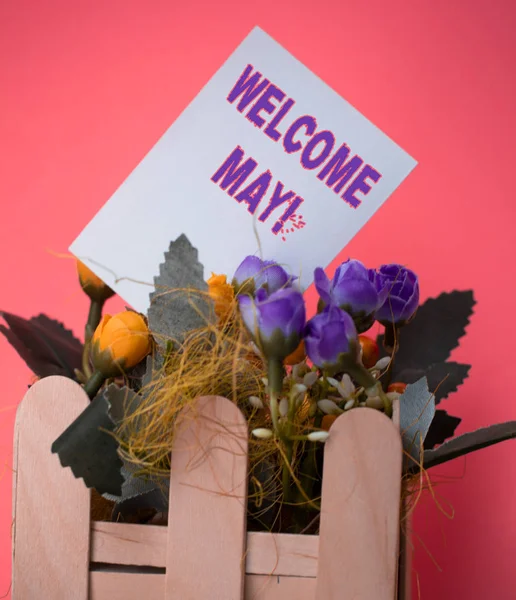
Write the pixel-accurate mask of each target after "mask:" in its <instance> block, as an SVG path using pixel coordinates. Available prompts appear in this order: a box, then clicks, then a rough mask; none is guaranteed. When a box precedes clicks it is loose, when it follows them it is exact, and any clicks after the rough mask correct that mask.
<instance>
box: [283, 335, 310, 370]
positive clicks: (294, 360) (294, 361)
mask: <svg viewBox="0 0 516 600" xmlns="http://www.w3.org/2000/svg"><path fill="white" fill-rule="evenodd" d="M305 358H306V352H305V341H304V340H301V342H300V344H299V346H298V347H297V348H296V349H295V350H294V352H292V354H289V355H288V356H287V358H286V359H285V360H284V361H283V364H285V365H288V366H290V367H292V366H293V365H298V364H299V363H301V362H303V361H304V360H305Z"/></svg>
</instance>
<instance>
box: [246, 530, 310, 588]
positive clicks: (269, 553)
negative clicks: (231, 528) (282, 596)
mask: <svg viewBox="0 0 516 600" xmlns="http://www.w3.org/2000/svg"><path fill="white" fill-rule="evenodd" d="M318 554H319V537H318V536H316V535H289V534H284V533H283V534H282V533H274V534H273V533H258V532H251V533H248V534H247V555H246V565H245V572H246V573H248V574H253V575H271V574H274V575H287V576H290V577H292V576H299V577H315V576H316V575H317V557H318Z"/></svg>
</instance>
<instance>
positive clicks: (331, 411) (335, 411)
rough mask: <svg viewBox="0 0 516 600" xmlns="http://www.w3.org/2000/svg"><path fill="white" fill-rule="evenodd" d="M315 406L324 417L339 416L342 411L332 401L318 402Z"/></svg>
mask: <svg viewBox="0 0 516 600" xmlns="http://www.w3.org/2000/svg"><path fill="white" fill-rule="evenodd" d="M317 406H318V407H319V408H320V409H321V410H322V412H323V413H324V414H326V415H340V414H341V412H342V410H341V409H340V408H339V407H338V406H337V405H336V404H335V402H333V400H328V399H324V400H319V402H318V403H317Z"/></svg>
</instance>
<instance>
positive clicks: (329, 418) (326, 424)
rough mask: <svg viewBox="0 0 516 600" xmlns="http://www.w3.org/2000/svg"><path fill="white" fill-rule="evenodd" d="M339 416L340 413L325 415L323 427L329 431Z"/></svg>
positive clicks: (322, 422)
mask: <svg viewBox="0 0 516 600" xmlns="http://www.w3.org/2000/svg"><path fill="white" fill-rule="evenodd" d="M338 416H339V415H324V417H323V418H322V421H321V429H323V430H324V431H329V430H330V427H331V426H332V425H333V423H334V422H335V419H336V418H337V417H338Z"/></svg>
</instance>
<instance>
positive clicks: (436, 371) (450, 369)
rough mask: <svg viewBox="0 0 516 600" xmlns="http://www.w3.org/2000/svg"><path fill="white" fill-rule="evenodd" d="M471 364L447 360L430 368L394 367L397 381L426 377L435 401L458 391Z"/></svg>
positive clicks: (437, 401)
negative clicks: (400, 369) (401, 369)
mask: <svg viewBox="0 0 516 600" xmlns="http://www.w3.org/2000/svg"><path fill="white" fill-rule="evenodd" d="M470 368H471V365H463V364H460V363H456V362H445V363H437V364H434V365H431V366H430V367H429V368H428V369H426V370H425V369H405V370H403V371H399V370H398V369H397V368H396V364H395V367H394V372H395V373H396V374H395V376H394V378H393V379H394V380H395V381H402V382H403V383H414V382H416V381H417V380H418V379H420V378H421V377H426V378H427V380H428V387H429V389H430V390H431V391H432V392H433V393H434V395H435V403H436V404H439V402H440V401H441V400H443V399H444V398H446V397H447V396H449V394H451V393H452V392H456V391H457V389H458V387H459V386H460V385H461V383H462V382H463V381H464V380H465V379H466V377H467V376H468V372H469V370H470Z"/></svg>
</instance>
